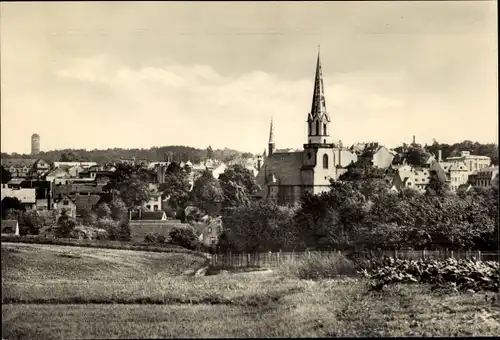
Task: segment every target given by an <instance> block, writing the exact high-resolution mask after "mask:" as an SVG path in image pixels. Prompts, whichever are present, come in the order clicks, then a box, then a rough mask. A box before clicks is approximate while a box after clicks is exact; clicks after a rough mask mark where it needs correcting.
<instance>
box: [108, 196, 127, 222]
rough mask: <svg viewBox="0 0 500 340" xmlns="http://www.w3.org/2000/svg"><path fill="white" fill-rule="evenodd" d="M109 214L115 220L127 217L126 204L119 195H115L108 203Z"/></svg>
mask: <svg viewBox="0 0 500 340" xmlns="http://www.w3.org/2000/svg"><path fill="white" fill-rule="evenodd" d="M109 209H110V216H111V218H112V219H113V220H115V221H120V220H122V219H124V218H126V217H127V205H126V204H125V203H124V202H123V200H122V199H121V198H120V196H115V197H113V199H112V200H111V202H110V203H109Z"/></svg>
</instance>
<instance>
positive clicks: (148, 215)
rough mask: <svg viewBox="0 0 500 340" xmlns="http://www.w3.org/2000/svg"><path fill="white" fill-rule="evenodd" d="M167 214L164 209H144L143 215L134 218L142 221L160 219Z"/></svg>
mask: <svg viewBox="0 0 500 340" xmlns="http://www.w3.org/2000/svg"><path fill="white" fill-rule="evenodd" d="M164 214H165V212H164V211H143V212H142V214H141V217H136V218H134V220H141V221H160V220H161V219H162V218H163V215H164Z"/></svg>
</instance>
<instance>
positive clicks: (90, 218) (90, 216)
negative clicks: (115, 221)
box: [79, 208, 103, 226]
mask: <svg viewBox="0 0 500 340" xmlns="http://www.w3.org/2000/svg"><path fill="white" fill-rule="evenodd" d="M99 209H100V208H99ZM102 213H103V212H102V211H101V214H102ZM79 221H80V223H81V224H83V225H85V226H93V225H95V224H96V223H97V215H96V213H95V212H93V211H92V210H91V209H88V208H84V209H83V210H82V212H81V213H80V218H79Z"/></svg>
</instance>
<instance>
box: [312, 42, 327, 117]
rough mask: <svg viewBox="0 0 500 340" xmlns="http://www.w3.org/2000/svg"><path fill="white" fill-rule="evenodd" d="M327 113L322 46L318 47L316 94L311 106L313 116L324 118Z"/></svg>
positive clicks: (315, 78)
mask: <svg viewBox="0 0 500 340" xmlns="http://www.w3.org/2000/svg"><path fill="white" fill-rule="evenodd" d="M324 113H326V102H325V89H324V87H323V72H322V70H321V58H320V46H319V45H318V60H317V62H316V75H315V77H314V93H313V99H312V106H311V116H312V117H315V116H322V115H323V114H324Z"/></svg>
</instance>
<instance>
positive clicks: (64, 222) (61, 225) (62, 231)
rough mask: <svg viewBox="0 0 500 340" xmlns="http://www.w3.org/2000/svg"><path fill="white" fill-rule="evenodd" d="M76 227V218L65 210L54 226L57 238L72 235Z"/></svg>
mask: <svg viewBox="0 0 500 340" xmlns="http://www.w3.org/2000/svg"><path fill="white" fill-rule="evenodd" d="M75 227H76V222H75V220H74V219H73V218H71V217H70V216H68V215H66V213H65V211H64V210H63V212H62V214H61V216H60V217H59V219H58V220H57V225H56V227H55V228H54V236H55V237H57V238H67V237H69V236H70V234H71V232H72V231H73V229H75Z"/></svg>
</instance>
